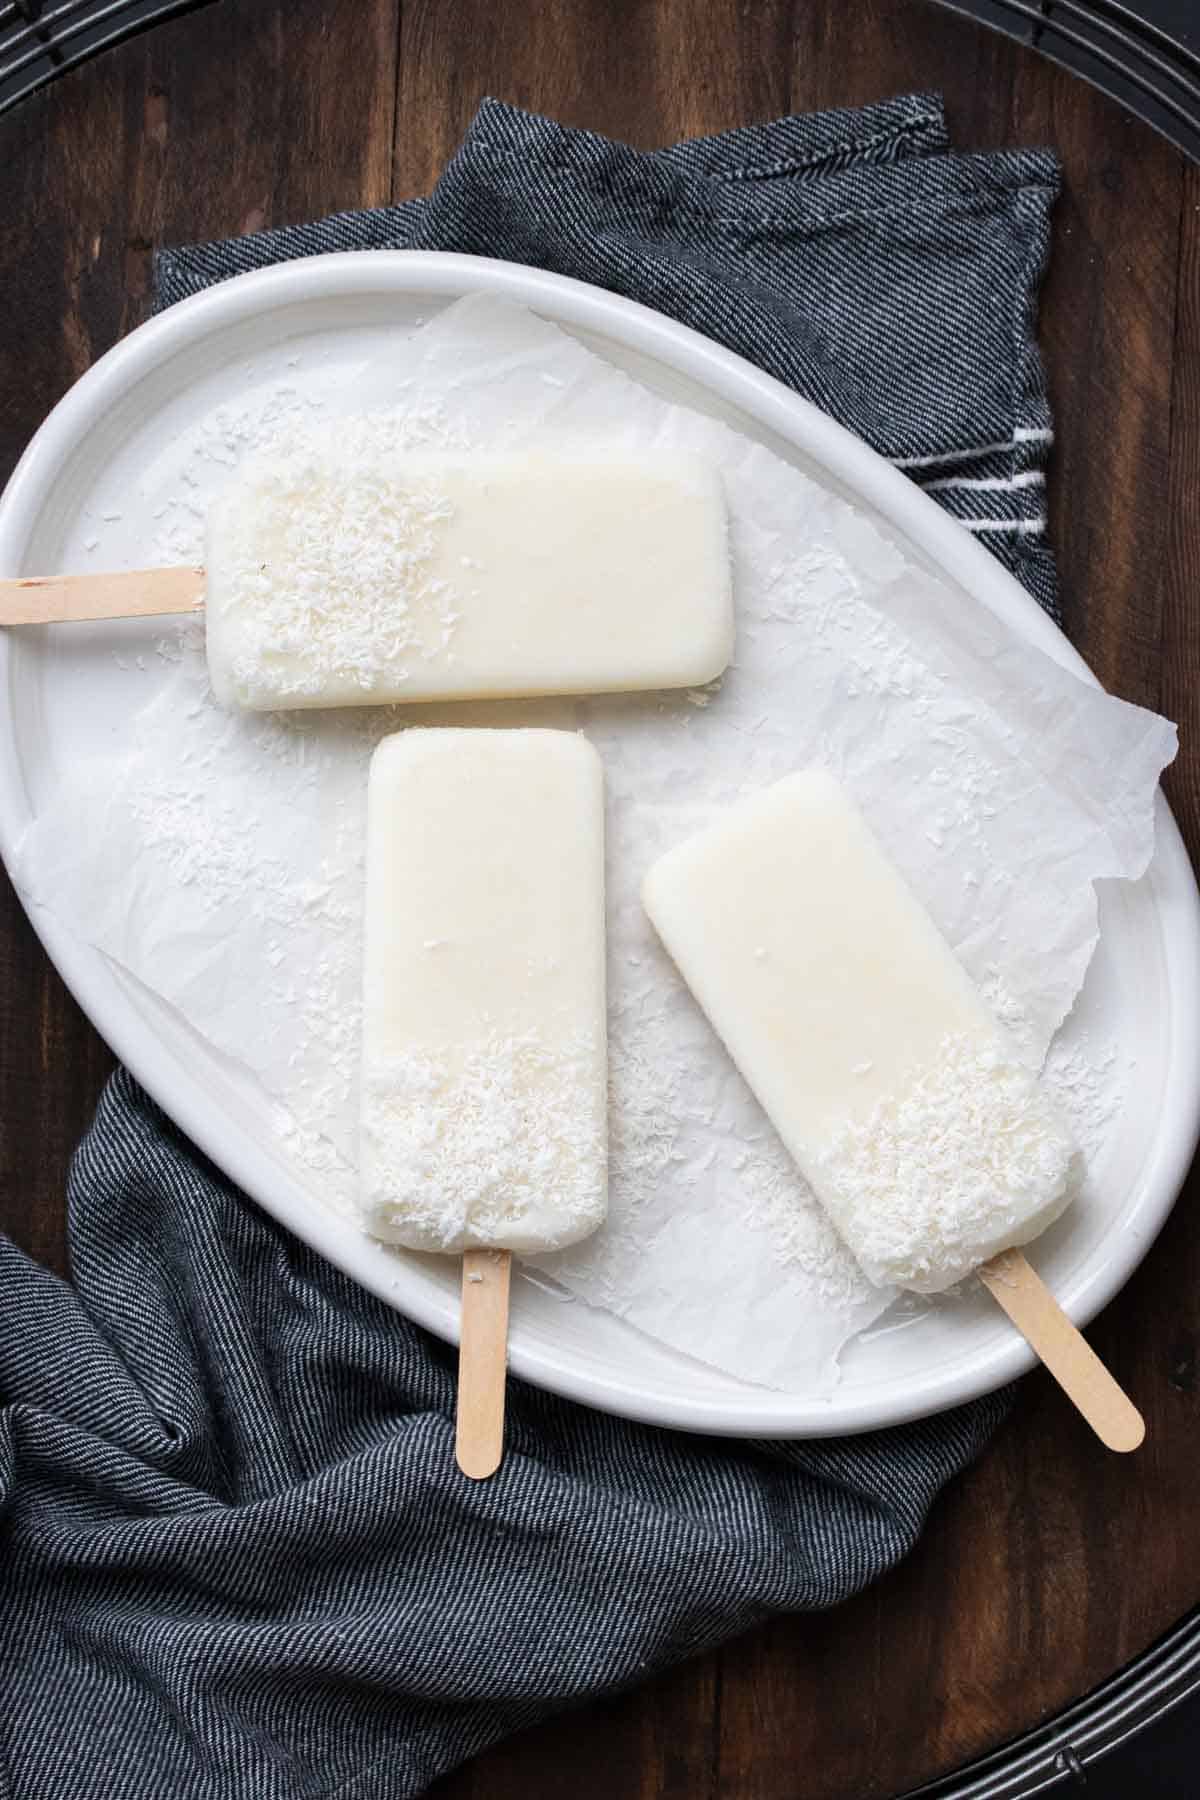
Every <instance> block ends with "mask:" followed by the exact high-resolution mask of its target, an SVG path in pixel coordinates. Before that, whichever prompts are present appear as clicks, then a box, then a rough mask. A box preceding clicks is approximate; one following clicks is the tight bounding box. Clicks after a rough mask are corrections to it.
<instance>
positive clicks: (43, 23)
mask: <svg viewBox="0 0 1200 1800" xmlns="http://www.w3.org/2000/svg"><path fill="white" fill-rule="evenodd" d="M207 3H208V0H0V112H4V111H5V110H6V109H7V108H8V107H10V106H15V105H16V103H17V101H18V100H23V99H24V98H25V96H26V94H31V93H32V92H33V90H34V89H35V88H39V87H42V86H43V85H44V84H45V83H46V82H47V81H52V80H53V79H54V77H55V76H56V75H61V74H62V73H63V72H64V70H66V69H73V68H74V67H75V65H76V63H81V62H84V61H86V59H87V58H88V57H89V56H94V55H95V54H96V52H97V51H98V50H106V49H107V48H108V46H109V45H110V44H115V43H117V42H119V40H120V39H121V38H125V37H130V36H132V34H133V33H134V32H135V31H140V30H142V28H143V27H144V26H146V25H153V24H155V23H156V22H157V21H158V20H159V19H165V18H169V17H170V16H171V15H172V14H174V13H182V12H190V11H191V10H192V8H193V7H195V6H203V5H205V4H207Z"/></svg>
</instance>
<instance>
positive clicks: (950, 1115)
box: [644, 773, 1077, 1293]
mask: <svg viewBox="0 0 1200 1800" xmlns="http://www.w3.org/2000/svg"><path fill="white" fill-rule="evenodd" d="M644 898H645V904H646V908H647V911H648V912H649V914H650V917H651V919H652V920H653V922H654V924H655V926H656V928H657V930H658V932H659V935H660V936H661V937H662V940H663V942H664V943H665V945H666V947H667V949H668V950H669V951H670V953H671V955H672V956H673V957H674V959H675V961H676V963H677V964H678V966H679V968H680V970H681V972H682V973H683V976H684V978H685V979H686V981H687V983H688V985H689V987H690V988H691V989H692V992H693V993H694V994H695V996H696V998H697V1000H698V1001H699V1002H700V1004H701V1006H702V1007H703V1008H704V1010H705V1012H706V1013H707V1014H708V1016H709V1018H710V1020H711V1021H712V1023H713V1025H714V1026H715V1027H716V1029H717V1031H718V1033H719V1034H720V1036H721V1037H722V1039H723V1040H724V1042H725V1044H726V1046H727V1048H728V1050H729V1052H730V1054H731V1056H732V1057H733V1059H734V1061H735V1062H736V1063H737V1065H738V1067H739V1069H740V1070H741V1072H742V1074H743V1075H744V1076H745V1078H746V1080H747V1081H748V1083H749V1084H750V1086H751V1088H752V1089H753V1090H754V1092H755V1094H756V1095H757V1097H758V1099H759V1100H760V1101H761V1103H762V1105H763V1107H764V1108H765V1110H766V1112H767V1113H768V1115H769V1116H770V1118H771V1119H772V1121H773V1122H774V1124H775V1127H776V1129H777V1130H778V1132H779V1134H780V1136H781V1137H782V1138H783V1140H784V1143H785V1144H786V1145H787V1147H788V1149H789V1150H790V1152H791V1154H792V1155H793V1156H794V1157H795V1159H796V1161H797V1163H798V1164H799V1165H800V1168H801V1170H802V1172H803V1173H804V1175H805V1176H806V1177H807V1179H808V1180H809V1182H810V1183H811V1185H812V1187H813V1188H814V1190H815V1192H816V1193H817V1195H818V1197H819V1199H820V1200H821V1201H822V1203H823V1204H824V1206H825V1207H826V1209H827V1210H828V1212H829V1214H830V1216H831V1217H832V1219H833V1221H834V1223H835V1225H836V1226H837V1227H838V1230H839V1231H840V1233H841V1234H842V1236H843V1237H844V1239H845V1240H846V1242H847V1244H848V1245H849V1246H850V1249H851V1250H852V1251H853V1252H854V1254H855V1256H856V1257H857V1258H858V1260H859V1262H860V1263H861V1264H862V1267H863V1269H864V1270H865V1272H866V1274H867V1275H868V1276H869V1277H870V1279H871V1280H872V1281H874V1282H876V1283H878V1284H879V1285H890V1284H894V1285H896V1286H899V1287H904V1288H912V1289H916V1290H918V1291H920V1292H926V1293H932V1292H937V1291H938V1290H940V1289H943V1288H947V1287H949V1286H951V1285H952V1284H953V1283H954V1282H956V1281H958V1280H960V1279H961V1278H962V1277H963V1276H964V1275H966V1274H968V1273H969V1272H970V1271H971V1270H973V1269H975V1268H977V1267H978V1266H979V1265H980V1264H981V1263H984V1262H986V1261H987V1260H988V1259H989V1258H990V1257H992V1256H994V1255H995V1254H996V1253H997V1252H998V1251H1001V1250H1004V1249H1007V1248H1009V1247H1010V1246H1015V1245H1020V1244H1025V1243H1028V1242H1029V1241H1030V1240H1031V1239H1033V1238H1035V1237H1036V1236H1037V1235H1038V1234H1039V1233H1040V1232H1042V1231H1044V1230H1045V1229H1046V1227H1047V1226H1048V1225H1050V1224H1051V1223H1052V1221H1053V1220H1054V1219H1056V1218H1057V1217H1058V1216H1059V1214H1060V1213H1061V1212H1062V1211H1063V1209H1064V1207H1066V1205H1067V1204H1068V1202H1069V1200H1070V1198H1071V1195H1072V1189H1073V1186H1074V1183H1075V1180H1076V1172H1077V1171H1076V1157H1075V1151H1074V1146H1073V1144H1072V1141H1071V1137H1070V1133H1069V1131H1068V1129H1067V1127H1066V1125H1065V1123H1064V1121H1063V1120H1062V1119H1061V1117H1060V1116H1059V1113H1058V1111H1057V1109H1056V1107H1055V1106H1054V1104H1053V1103H1052V1101H1051V1100H1050V1098H1049V1097H1048V1096H1047V1094H1046V1093H1045V1092H1044V1090H1043V1089H1042V1088H1041V1087H1040V1086H1039V1084H1038V1083H1037V1081H1036V1080H1035V1079H1034V1078H1033V1077H1032V1076H1031V1075H1030V1074H1029V1072H1028V1071H1027V1070H1026V1069H1025V1068H1024V1067H1022V1066H1021V1064H1020V1063H1019V1061H1018V1060H1017V1058H1016V1056H1015V1055H1014V1053H1013V1050H1012V1048H1011V1046H1010V1045H1009V1044H1008V1042H1007V1041H1006V1039H1005V1037H1004V1034H1003V1032H1002V1030H1001V1028H1000V1027H999V1026H998V1025H997V1023H996V1022H995V1020H994V1019H993V1018H992V1016H991V1014H990V1013H989V1012H988V1010H987V1008H986V1006H985V1005H984V1003H983V1001H982V999H981V998H980V996H979V994H978V993H977V991H976V989H975V988H974V986H973V985H972V983H971V981H970V980H969V978H968V976H967V974H966V972H965V970H964V969H963V968H962V966H961V964H960V963H959V962H958V961H957V959H956V958H955V956H954V955H953V953H952V951H951V950H950V948H949V946H948V945H947V944H946V943H945V941H944V940H943V939H942V937H941V936H940V934H939V933H938V931H937V928H936V927H935V925H934V924H933V921H932V920H931V919H930V918H929V916H928V914H927V913H926V912H925V910H924V908H923V907H922V906H921V905H920V904H919V902H918V901H917V900H916V898H915V897H914V895H913V894H912V893H911V891H910V890H909V888H908V887H907V886H906V885H905V883H904V881H903V880H902V878H901V877H900V875H899V873H898V872H897V871H896V869H895V868H894V867H893V866H892V864H891V863H890V862H889V860H888V858H887V857H886V856H885V854H884V852H883V851H882V849H881V848H880V846H879V845H878V843H877V842H876V840H875V839H874V837H873V836H872V834H871V832H870V831H869V830H868V828H867V826H866V823H865V822H864V820H863V819H862V818H861V816H860V815H859V813H858V812H857V811H856V810H855V808H854V807H853V806H852V805H851V803H850V801H849V800H848V798H847V797H846V795H845V794H844V792H843V791H842V789H841V788H840V786H839V785H838V783H837V782H836V781H834V780H833V779H832V778H831V777H830V776H827V775H824V774H820V773H809V774H800V775H794V776H791V777H789V778H788V779H787V780H784V781H781V782H778V783H777V784H776V785H775V786H773V787H770V788H767V789H766V790H764V791H763V792H762V793H760V794H757V795H756V796H754V797H753V798H751V799H749V800H747V801H744V802H742V803H741V804H739V805H737V806H735V807H734V808H732V810H731V811H729V812H728V813H727V814H726V816H725V817H724V818H722V819H721V820H720V821H719V822H718V823H717V824H716V825H714V826H712V827H711V828H710V829H708V830H706V831H704V832H702V833H700V834H699V835H698V836H697V837H694V838H692V839H691V840H690V841H688V842H686V843H684V844H682V845H680V846H679V847H678V848H677V849H675V850H673V851H670V852H669V853H668V854H667V855H666V856H664V857H662V858H661V860H660V861H659V862H658V863H656V864H655V866H654V867H653V868H652V869H651V871H650V873H649V875H648V877H647V879H646V883H645V889H644Z"/></svg>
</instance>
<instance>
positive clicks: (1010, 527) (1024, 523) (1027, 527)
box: [958, 519, 1046, 535]
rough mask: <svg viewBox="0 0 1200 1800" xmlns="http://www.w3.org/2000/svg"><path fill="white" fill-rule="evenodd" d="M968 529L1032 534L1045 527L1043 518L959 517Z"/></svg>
mask: <svg viewBox="0 0 1200 1800" xmlns="http://www.w3.org/2000/svg"><path fill="white" fill-rule="evenodd" d="M958 522H959V524H960V525H965V526H966V528H967V530H968V531H1020V532H1024V533H1026V534H1030V535H1032V534H1033V533H1035V532H1038V531H1042V530H1044V528H1045V524H1046V521H1045V519H960V520H959V521H958Z"/></svg>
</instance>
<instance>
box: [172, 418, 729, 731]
mask: <svg viewBox="0 0 1200 1800" xmlns="http://www.w3.org/2000/svg"><path fill="white" fill-rule="evenodd" d="M206 564H207V590H206V599H205V605H206V613H207V643H208V662H209V671H210V676H211V680H212V685H213V691H214V692H215V694H216V695H217V698H218V699H219V700H221V701H222V702H223V703H224V704H225V705H230V706H238V707H244V708H249V709H251V710H260V711H271V710H277V709H280V708H290V707H318V706H365V705H373V704H377V703H380V702H396V701H419V700H435V699H441V700H444V699H452V700H453V699H472V698H473V699H479V698H499V697H503V696H507V695H521V694H574V693H599V692H604V691H613V690H624V689H639V688H661V687H692V686H697V685H699V684H701V683H703V682H707V681H710V680H712V679H713V678H714V677H715V676H717V675H719V674H720V673H721V671H722V670H723V669H724V668H725V666H726V664H727V663H728V661H729V658H730V655H731V654H732V647H733V610H732V600H731V593H730V575H729V555H728V548H727V542H726V518H725V506H724V498H723V494H722V491H721V486H720V481H719V479H718V477H717V476H716V474H715V472H714V471H713V470H712V469H711V468H709V467H708V466H707V465H705V464H703V463H701V462H698V461H696V460H695V459H693V458H690V457H683V456H678V455H676V456H672V455H670V454H669V453H664V454H663V455H661V456H657V457H655V458H653V459H650V458H648V457H646V456H622V455H618V454H616V453H609V454H596V455H580V454H572V453H562V454H557V453H553V454H552V453H550V452H547V451H541V452H522V453H519V454H515V455H511V456H498V455H486V456H484V455H479V456H469V455H466V454H454V455H451V454H448V453H443V452H432V451H431V452H424V453H415V452H406V453H403V454H401V453H397V454H396V455H394V456H391V457H386V458H385V457H382V456H380V455H378V454H371V455H367V454H362V453H358V454H350V453H348V452H347V449H346V446H345V445H344V444H339V443H338V442H337V441H331V443H330V445H329V447H328V449H326V450H324V451H320V450H311V449H309V450H305V451H304V452H303V453H295V454H290V455H288V454H283V455H274V456H264V455H260V456H258V457H253V458H251V459H250V460H249V461H247V463H246V464H245V465H244V467H243V468H242V469H241V470H240V471H239V473H238V475H237V477H236V478H235V479H234V481H233V482H232V483H231V484H230V486H229V487H228V488H227V489H226V490H225V491H224V492H223V493H222V494H220V495H218V497H217V498H216V500H215V501H214V503H213V505H212V507H211V508H210V512H209V520H208V544H207V557H206Z"/></svg>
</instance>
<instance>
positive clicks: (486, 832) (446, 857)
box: [361, 728, 607, 1251]
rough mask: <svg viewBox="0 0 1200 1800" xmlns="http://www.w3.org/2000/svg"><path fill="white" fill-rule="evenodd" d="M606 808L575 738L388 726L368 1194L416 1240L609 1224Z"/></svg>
mask: <svg viewBox="0 0 1200 1800" xmlns="http://www.w3.org/2000/svg"><path fill="white" fill-rule="evenodd" d="M606 1100H607V1079H606V1053H605V966H604V800H603V775H602V771H601V766H600V760H599V758H598V757H597V755H596V753H595V751H594V750H593V749H592V747H591V746H590V744H588V743H587V742H586V740H585V739H584V738H582V737H581V736H579V735H578V734H577V733H575V732H564V731H539V730H512V731H489V730H471V729H461V730H460V729H441V730H438V729H428V730H427V729H419V728H414V729H412V730H409V731H404V732H401V733H399V734H398V735H396V736H395V737H390V738H385V739H384V741H383V742H382V743H381V744H380V745H379V748H378V749H377V750H376V752H375V755H374V758H373V760H372V763H371V772H370V782H369V788H368V813H367V897H366V952H365V977H364V987H363V1061H362V1129H361V1195H362V1205H363V1209H364V1212H365V1214H366V1218H367V1221H368V1225H369V1229H370V1230H371V1231H372V1232H373V1233H374V1234H375V1235H376V1236H378V1237H381V1238H385V1239H388V1240H391V1241H393V1242H395V1243H399V1244H405V1245H408V1246H409V1247H410V1248H412V1249H416V1250H431V1251H461V1250H464V1249H467V1248H469V1247H472V1246H483V1247H494V1248H503V1249H506V1250H521V1251H538V1250H555V1249H559V1248H561V1247H562V1246H563V1245H564V1244H570V1243H573V1242H575V1240H576V1239H578V1238H581V1237H585V1236H586V1235H587V1234H588V1232H590V1231H594V1230H595V1229H596V1227H597V1226H598V1225H599V1224H600V1223H601V1222H602V1220H603V1218H604V1212H605V1206H606V1200H607V1179H606V1142H607V1137H606V1133H607V1125H606Z"/></svg>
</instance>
